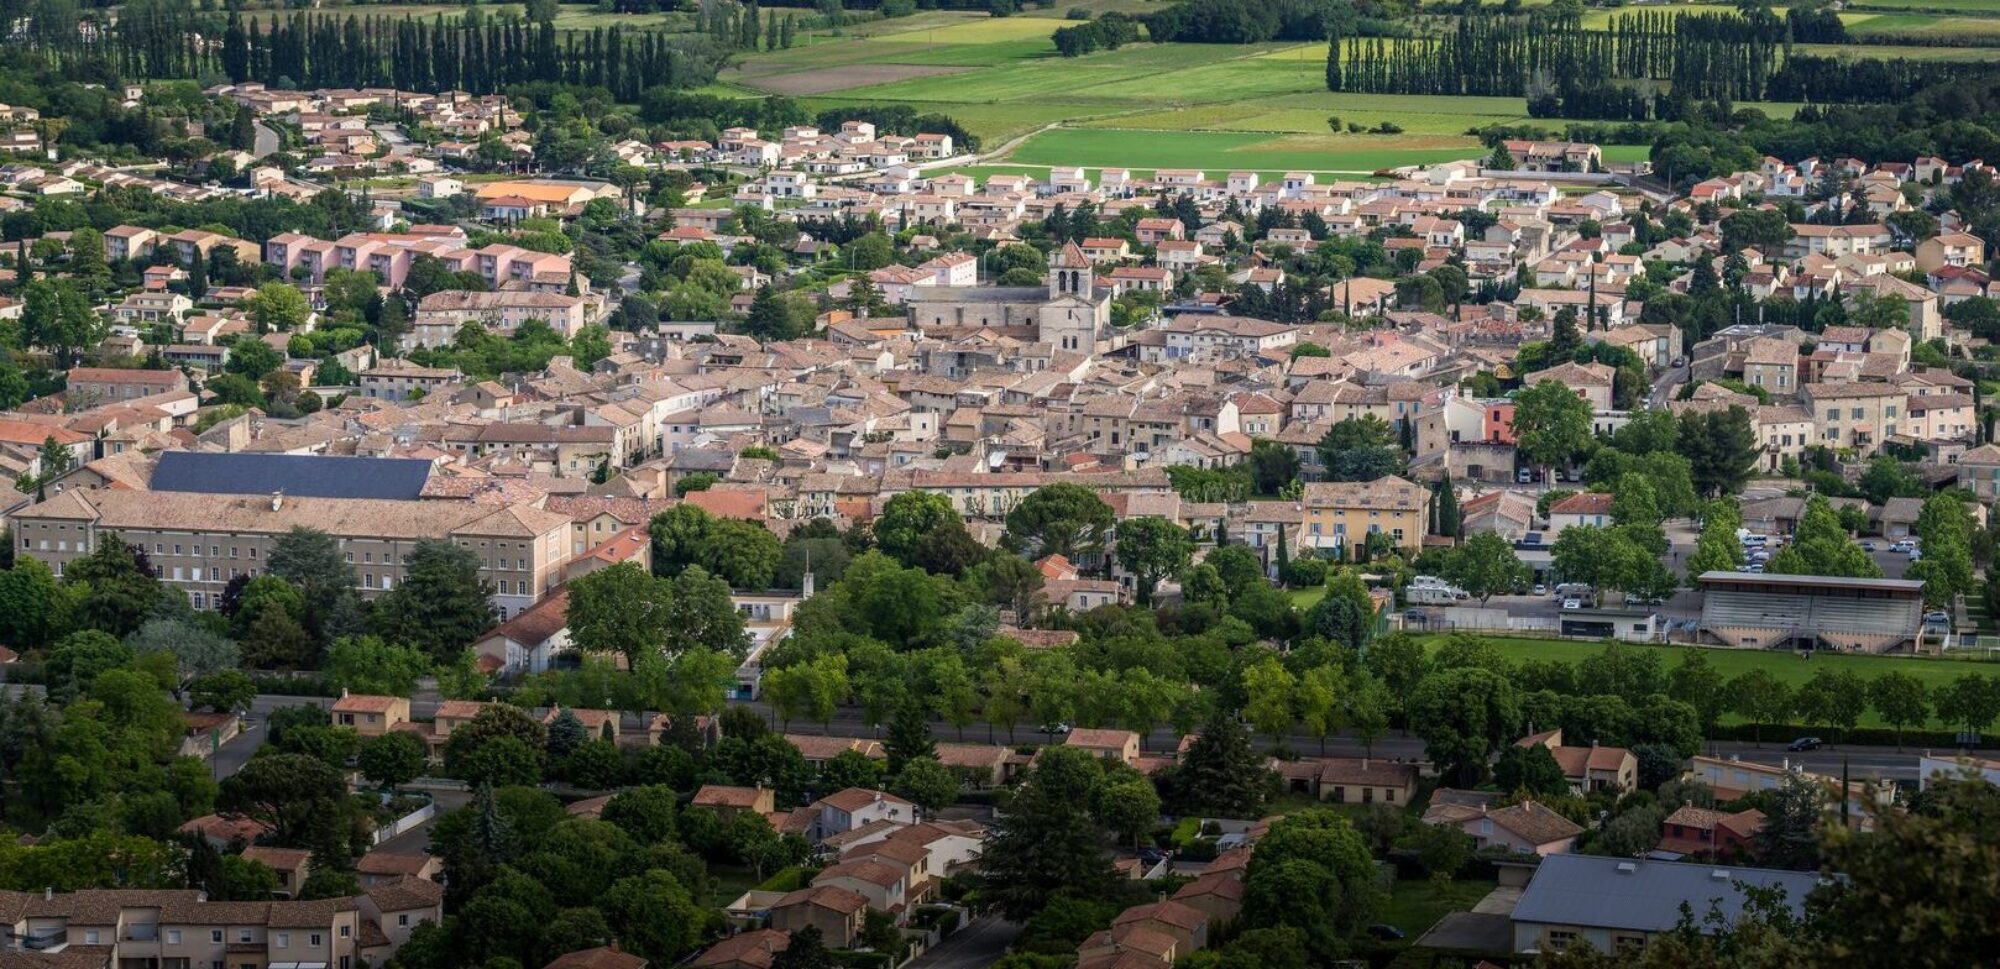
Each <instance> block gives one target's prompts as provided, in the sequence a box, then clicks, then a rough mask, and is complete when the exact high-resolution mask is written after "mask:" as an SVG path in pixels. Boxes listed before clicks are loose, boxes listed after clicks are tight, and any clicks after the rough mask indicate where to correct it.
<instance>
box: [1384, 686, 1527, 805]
mask: <svg viewBox="0 0 2000 969" xmlns="http://www.w3.org/2000/svg"><path fill="white" fill-rule="evenodd" d="M1407 711H1408V718H1409V724H1410V730H1411V732H1413V733H1415V734H1416V735H1417V736H1418V737H1420V738H1422V739H1423V741H1424V750H1425V753H1426V754H1427V755H1428V756H1429V757H1430V759H1431V762H1432V763H1433V764H1436V765H1437V766H1438V772H1439V773H1440V774H1444V775H1445V776H1448V777H1449V776H1456V777H1458V778H1460V779H1461V780H1462V781H1464V782H1468V783H1469V782H1473V781H1476V780H1477V779H1478V777H1479V775H1480V774H1481V773H1483V771H1484V769H1485V764H1486V758H1487V756H1488V755H1490V754H1491V753H1492V752H1493V751H1495V750H1498V749H1500V748H1501V747H1502V746H1504V745H1505V744H1507V743H1508V742H1509V741H1511V740H1512V739H1513V737H1514V736H1515V735H1516V732H1517V731H1518V730H1519V729H1520V725H1521V724H1520V721H1521V707H1520V700H1519V698H1518V697H1517V696H1516V695H1515V692H1514V688H1513V685H1512V684H1511V683H1509V682H1507V681H1506V680H1505V679H1502V678H1501V677H1500V676H1499V675H1497V674H1495V673H1493V672H1492V671H1490V670H1485V669H1478V668H1461V669H1447V670H1441V671H1439V672H1437V673H1433V674H1431V675H1429V676H1426V677H1424V679H1423V681H1422V682H1421V683H1419V684H1418V685H1417V689H1416V692H1415V693H1414V694H1412V695H1411V696H1410V698H1409V700H1408V702H1407Z"/></svg>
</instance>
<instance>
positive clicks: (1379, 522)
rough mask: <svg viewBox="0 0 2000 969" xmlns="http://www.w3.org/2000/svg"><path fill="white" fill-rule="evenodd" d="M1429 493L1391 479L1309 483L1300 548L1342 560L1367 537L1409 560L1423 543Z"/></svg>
mask: <svg viewBox="0 0 2000 969" xmlns="http://www.w3.org/2000/svg"><path fill="white" fill-rule="evenodd" d="M1429 501H1430V491H1429V490H1427V489H1425V488H1424V487H1423V486H1422V485H1419V484H1417V483H1416V482H1413V481H1410V480H1408V479H1405V478H1399V477H1396V476H1395V475H1388V476H1386V477H1381V478H1377V479H1375V480H1374V481H1314V482H1310V483H1308V484H1307V485H1306V486H1305V496H1304V505H1305V527H1306V539H1305V541H1306V544H1308V545H1310V546H1311V547H1313V548H1317V549H1322V550H1326V551H1327V552H1329V553H1330V554H1332V555H1333V556H1336V557H1341V558H1345V557H1347V556H1348V555H1349V550H1350V548H1351V549H1352V550H1353V551H1354V552H1355V553H1356V554H1358V553H1359V552H1360V550H1361V549H1362V548H1363V547H1364V546H1365V545H1366V543H1367V541H1368V536H1371V535H1375V534H1378V533H1380V534H1385V535H1387V536H1389V538H1390V541H1391V544H1392V545H1393V547H1395V548H1397V549H1399V550H1402V551H1404V552H1408V553H1412V554H1414V553H1415V552H1416V551H1417V550H1418V548H1419V546H1420V545H1421V544H1422V542H1423V537H1424V509H1425V508H1426V507H1427V506H1428V504H1429Z"/></svg>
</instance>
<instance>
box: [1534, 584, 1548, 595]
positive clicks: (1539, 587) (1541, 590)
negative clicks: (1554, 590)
mask: <svg viewBox="0 0 2000 969" xmlns="http://www.w3.org/2000/svg"><path fill="white" fill-rule="evenodd" d="M1535 594H1536V595H1538V596H1545V595H1548V594H1549V587H1548V586H1546V585H1543V584H1541V583H1540V582H1537V583H1535Z"/></svg>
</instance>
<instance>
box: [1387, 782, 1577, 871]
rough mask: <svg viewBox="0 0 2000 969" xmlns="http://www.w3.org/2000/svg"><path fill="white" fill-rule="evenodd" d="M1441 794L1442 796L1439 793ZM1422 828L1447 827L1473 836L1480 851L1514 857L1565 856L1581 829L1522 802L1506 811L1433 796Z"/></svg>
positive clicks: (1573, 846)
mask: <svg viewBox="0 0 2000 969" xmlns="http://www.w3.org/2000/svg"><path fill="white" fill-rule="evenodd" d="M1440 793H1441V792H1440ZM1424 823H1425V824H1440V825H1450V826H1452V827H1455V828H1458V829H1459V830H1461V831H1464V832H1465V833H1466V834H1468V835H1471V836H1472V842H1473V844H1475V845H1477V846H1478V847H1480V848H1482V849H1483V848H1497V849H1500V850H1503V851H1512V852H1515V853H1517V854H1525V855H1540V856H1542V857H1548V856H1550V855H1560V854H1566V853H1568V852H1569V851H1571V850H1572V849H1574V848H1575V847H1576V839H1577V836H1578V835H1580V834H1582V833H1583V826H1582V825H1580V824H1577V823H1576V822H1575V821H1571V820H1570V819H1568V818H1566V817H1563V816H1562V815H1560V814H1557V813H1556V812H1554V811H1551V810H1549V809H1548V808H1545V807H1543V806H1541V805H1540V804H1537V803H1535V802H1534V801H1522V802H1521V803H1519V804H1510V805H1508V806H1506V807H1499V808H1496V807H1490V806H1488V805H1487V804H1484V803H1482V804H1479V805H1478V806H1476V807H1475V806H1470V805H1465V804H1454V803H1450V802H1448V801H1442V800H1441V799H1439V798H1437V797H1435V796H1433V797H1432V799H1431V804H1430V807H1429V808H1428V809H1427V810H1425V811H1424Z"/></svg>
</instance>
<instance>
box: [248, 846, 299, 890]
mask: <svg viewBox="0 0 2000 969" xmlns="http://www.w3.org/2000/svg"><path fill="white" fill-rule="evenodd" d="M243 860H244V861H254V862H256V863H258V864H260V865H263V866H264V867H266V868H269V869H271V870H272V871H273V872H276V873H277V875H278V893H279V894H281V895H283V896H285V897H286V898H291V897H293V896H296V895H297V894H298V893H299V888H300V887H301V886H303V885H305V883H306V877H307V876H308V875H309V874H311V873H312V852H310V851H307V850H305V849H303V848H273V847H271V846H269V845H251V846H250V847H248V848H245V849H243Z"/></svg>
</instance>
